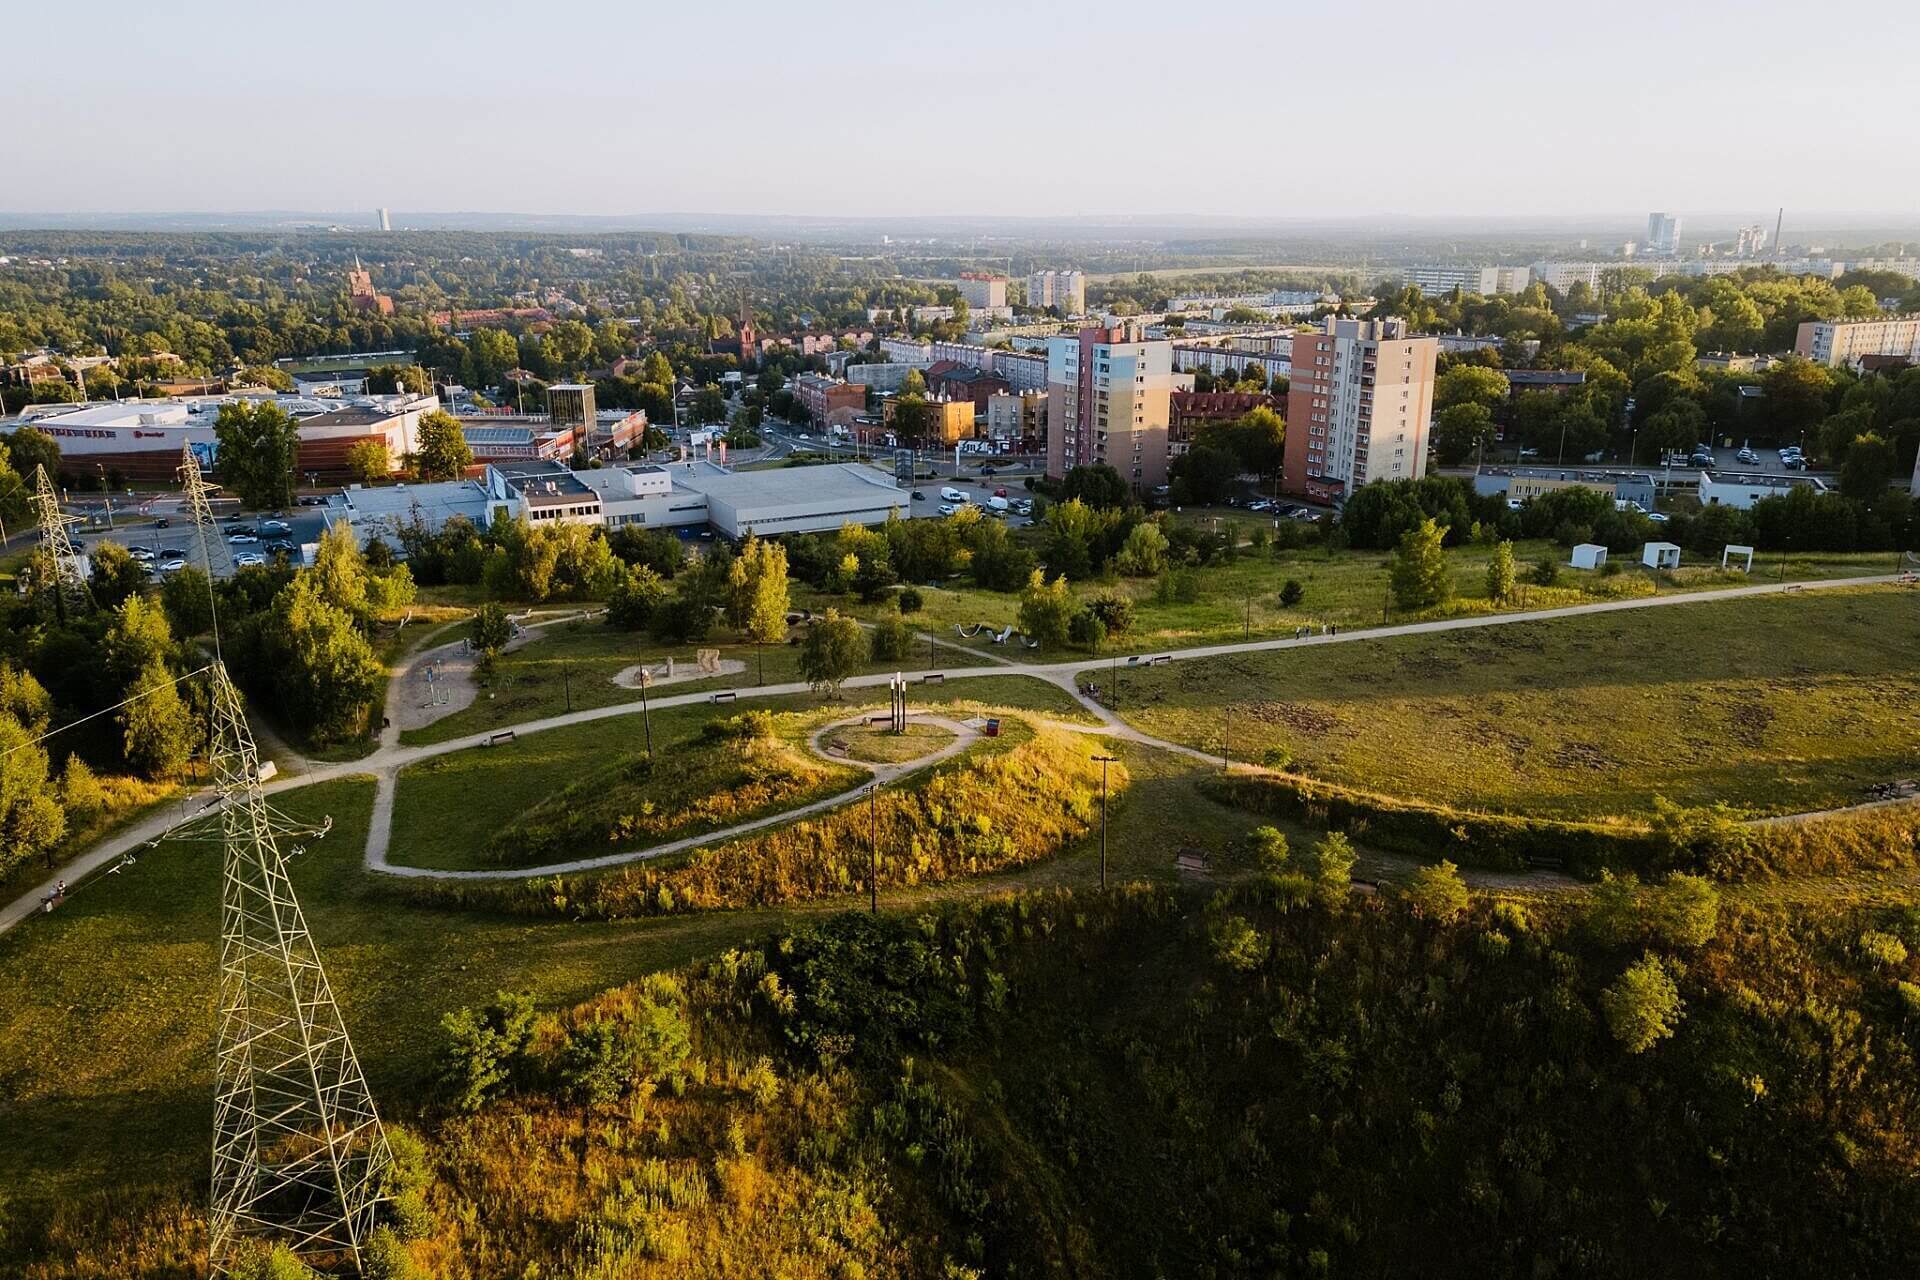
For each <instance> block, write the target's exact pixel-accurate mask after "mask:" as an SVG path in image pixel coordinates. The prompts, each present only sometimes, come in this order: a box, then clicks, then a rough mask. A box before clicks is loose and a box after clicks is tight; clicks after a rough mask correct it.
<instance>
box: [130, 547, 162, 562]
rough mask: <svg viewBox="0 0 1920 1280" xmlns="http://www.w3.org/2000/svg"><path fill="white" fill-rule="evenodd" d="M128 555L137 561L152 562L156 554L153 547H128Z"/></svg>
mask: <svg viewBox="0 0 1920 1280" xmlns="http://www.w3.org/2000/svg"><path fill="white" fill-rule="evenodd" d="M127 554H128V555H130V556H132V557H133V558H134V559H135V560H151V559H153V558H154V555H155V554H156V553H155V552H154V549H153V548H152V547H128V548H127Z"/></svg>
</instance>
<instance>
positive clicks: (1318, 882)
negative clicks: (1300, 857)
mask: <svg viewBox="0 0 1920 1280" xmlns="http://www.w3.org/2000/svg"><path fill="white" fill-rule="evenodd" d="M1355 861H1357V859H1356V858H1355V856H1354V852H1353V843H1352V842H1351V841H1349V840H1348V839H1347V838H1346V836H1344V835H1342V834H1341V833H1340V832H1338V831H1329V832H1327V834H1326V835H1324V836H1322V837H1320V841H1319V843H1318V844H1316V845H1314V847H1313V887H1314V891H1315V892H1316V893H1317V894H1318V895H1319V896H1320V898H1321V900H1322V901H1325V902H1329V903H1333V902H1343V901H1345V900H1346V896H1347V893H1348V891H1349V890H1350V889H1352V888H1353V864H1354V862H1355Z"/></svg>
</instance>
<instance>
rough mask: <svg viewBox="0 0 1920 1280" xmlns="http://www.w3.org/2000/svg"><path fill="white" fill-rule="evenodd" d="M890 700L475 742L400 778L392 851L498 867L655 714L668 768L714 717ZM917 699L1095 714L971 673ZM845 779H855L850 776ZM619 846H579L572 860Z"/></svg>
mask: <svg viewBox="0 0 1920 1280" xmlns="http://www.w3.org/2000/svg"><path fill="white" fill-rule="evenodd" d="M922 690H924V691H925V692H922ZM884 705H885V694H884V692H881V691H878V690H849V691H848V692H847V696H846V697H845V698H843V699H839V700H835V701H831V702H828V701H825V700H823V699H821V698H819V697H816V696H814V695H811V694H803V695H799V696H790V697H783V698H755V699H753V700H752V701H750V702H741V703H737V704H731V705H727V706H722V707H713V706H710V705H708V704H706V703H695V704H692V705H689V706H683V707H666V708H661V709H659V710H656V711H653V712H651V713H649V714H648V715H647V716H646V717H645V718H643V717H642V716H640V715H626V716H620V717H617V718H615V719H611V720H599V721H591V722H589V723H586V724H575V725H566V726H563V727H561V728H558V729H549V730H546V731H545V732H542V733H535V734H526V735H523V736H521V737H519V738H517V739H516V740H515V741H513V742H510V743H503V744H502V745H500V746H497V747H485V748H480V747H474V748H469V749H467V750H464V751H456V752H452V753H450V754H448V755H444V756H436V757H435V758H433V759H432V760H428V761H424V762H422V763H420V764H417V765H414V766H413V767H411V768H409V769H406V770H404V771H402V773H401V774H400V782H399V790H398V792H397V794H396V796H395V800H394V812H393V838H392V842H391V844H390V846H389V848H388V853H387V856H388V858H389V860H390V861H392V862H394V863H396V864H398V865H402V866H421V867H436V868H465V867H484V866H493V865H498V864H495V863H492V862H488V861H484V860H482V859H481V857H480V853H479V845H480V843H481V842H482V841H484V840H485V839H486V838H487V837H488V836H490V835H491V834H492V833H494V832H496V831H500V830H503V829H506V828H508V827H511V826H512V825H513V824H514V823H515V822H516V821H518V820H519V819H520V817H521V816H522V815H523V814H525V813H526V812H527V811H528V810H530V809H532V808H533V807H534V806H535V805H536V804H539V803H540V802H541V801H543V800H545V799H546V798H547V797H548V796H550V795H552V794H553V793H554V792H556V791H557V790H559V789H560V788H561V787H564V786H566V785H568V784H569V783H571V782H575V781H578V780H580V779H582V778H585V777H588V776H590V775H592V774H594V773H595V772H597V771H599V770H600V769H601V768H602V767H604V766H605V765H606V764H607V763H609V762H611V761H613V760H616V759H618V758H620V757H623V756H627V755H631V754H633V753H635V752H639V751H641V750H643V749H644V747H645V745H646V720H648V719H650V720H651V721H652V723H653V745H654V751H655V752H656V753H657V754H658V755H659V756H660V758H661V760H662V763H663V765H664V766H665V767H668V768H671V767H672V762H673V760H674V757H675V755H676V753H679V752H681V751H684V750H686V749H687V745H686V744H689V743H690V742H691V740H692V739H693V738H694V737H695V736H696V735H697V734H698V733H699V732H700V727H701V726H702V725H704V724H705V723H706V722H707V721H708V720H710V719H713V718H715V717H716V716H730V715H735V714H738V713H739V712H742V711H747V710H767V711H777V712H799V713H802V714H803V715H804V716H805V717H807V721H806V722H807V723H809V724H811V725H814V726H817V725H819V724H822V723H825V722H827V721H829V720H834V719H838V718H840V717H842V716H846V715H851V714H853V713H854V712H856V711H858V710H861V709H862V708H866V707H874V708H878V707H882V706H884ZM910 705H911V706H913V707H915V708H921V707H925V708H929V709H933V708H937V709H940V710H942V711H946V712H961V713H970V712H971V711H973V710H975V709H979V708H981V707H984V706H991V705H999V706H1012V707H1019V708H1024V709H1027V710H1033V711H1042V712H1046V713H1048V714H1050V715H1055V716H1058V717H1059V718H1062V719H1074V720H1078V721H1080V722H1083V723H1085V722H1090V721H1091V720H1092V717H1091V716H1090V715H1088V714H1087V712H1086V711H1085V710H1084V709H1083V708H1081V707H1080V706H1079V704H1078V703H1076V702H1074V701H1073V699H1072V698H1070V697H1068V696H1067V694H1066V692H1065V691H1064V690H1062V689H1060V688H1058V687H1056V686H1054V685H1050V684H1047V683H1046V682H1045V681H1041V680H1035V679H1033V678H1031V677H1025V676H993V677H979V678H968V679H966V680H957V681H955V682H954V683H953V684H952V685H950V686H943V685H932V686H916V688H915V691H914V694H913V696H912V698H911V702H910ZM847 785H851V781H849V782H848V784H847ZM826 790H827V791H831V790H833V788H832V787H828V788H826ZM798 803H801V801H798V800H795V801H793V802H792V803H790V804H787V805H783V806H781V807H788V808H790V807H792V806H793V804H798ZM751 816H757V815H751ZM682 834H693V832H692V831H691V830H689V831H687V832H684V833H682ZM672 838H674V837H671V836H662V837H660V838H659V840H658V841H649V842H642V843H658V842H662V841H665V840H668V839H672ZM636 847H637V846H636ZM613 851H614V850H611V849H595V850H578V851H576V852H574V853H572V854H570V855H569V856H573V857H584V856H589V855H590V854H593V853H608V852H613Z"/></svg>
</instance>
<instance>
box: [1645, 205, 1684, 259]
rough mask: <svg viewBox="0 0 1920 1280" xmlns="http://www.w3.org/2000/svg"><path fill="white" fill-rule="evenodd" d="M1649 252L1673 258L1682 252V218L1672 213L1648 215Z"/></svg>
mask: <svg viewBox="0 0 1920 1280" xmlns="http://www.w3.org/2000/svg"><path fill="white" fill-rule="evenodd" d="M1647 252H1648V253H1657V254H1659V255H1660V256H1661V257H1664V258H1671V257H1673V256H1674V255H1675V254H1677V253H1679V252H1680V219H1679V218H1677V217H1675V216H1674V215H1673V214H1671V213H1650V214H1648V215H1647Z"/></svg>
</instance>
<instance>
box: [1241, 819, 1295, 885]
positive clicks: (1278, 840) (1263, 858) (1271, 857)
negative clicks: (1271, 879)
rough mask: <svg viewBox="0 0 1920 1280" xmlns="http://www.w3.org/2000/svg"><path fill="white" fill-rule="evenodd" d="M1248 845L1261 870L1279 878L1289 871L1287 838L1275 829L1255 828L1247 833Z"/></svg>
mask: <svg viewBox="0 0 1920 1280" xmlns="http://www.w3.org/2000/svg"><path fill="white" fill-rule="evenodd" d="M1247 844H1248V846H1249V847H1250V848H1251V849H1252V851H1253V856H1254V860H1255V861H1257V862H1258V863H1259V864H1260V870H1262V871H1264V872H1265V873H1266V874H1268V875H1270V876H1277V875H1279V874H1280V873H1281V872H1283V871H1285V870H1286V869H1287V857H1288V855H1289V852H1290V850H1289V849H1288V847H1287V837H1286V836H1285V835H1284V834H1283V833H1282V832H1281V831H1279V830H1278V829H1277V828H1275V827H1255V828H1254V829H1253V830H1252V831H1250V832H1248V833H1247Z"/></svg>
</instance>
